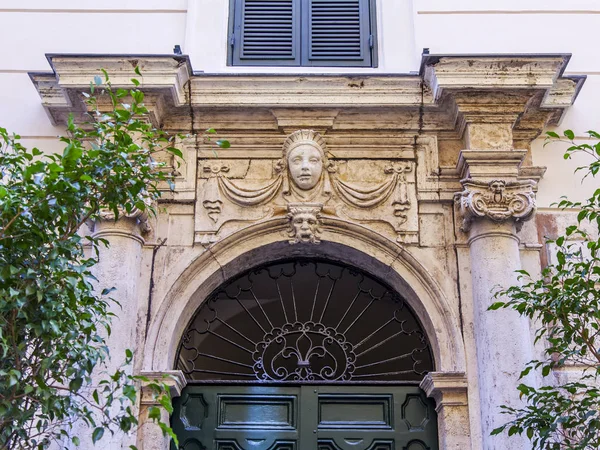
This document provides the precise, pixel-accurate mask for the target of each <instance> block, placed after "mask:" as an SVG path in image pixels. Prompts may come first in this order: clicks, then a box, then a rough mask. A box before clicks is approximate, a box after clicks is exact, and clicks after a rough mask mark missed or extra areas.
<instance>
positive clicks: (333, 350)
mask: <svg viewBox="0 0 600 450" xmlns="http://www.w3.org/2000/svg"><path fill="white" fill-rule="evenodd" d="M177 368H178V369H180V370H182V371H183V372H184V373H185V375H186V376H187V377H188V379H190V380H192V381H255V382H256V381H259V382H291V383H304V382H361V381H362V382H380V381H389V382H394V381H395V382H398V381H419V380H421V379H422V377H423V375H424V374H425V373H426V372H428V371H431V370H433V359H432V356H431V351H430V348H429V345H428V341H427V338H426V336H425V333H424V332H423V330H422V328H421V326H420V324H419V322H418V320H417V318H416V317H415V315H414V313H413V312H412V311H411V310H410V308H409V307H408V306H407V305H406V304H405V303H404V301H403V299H402V298H401V297H400V296H399V295H398V294H397V293H396V292H394V291H393V290H391V289H390V288H388V287H386V286H385V285H384V284H383V283H381V282H379V281H377V280H375V279H374V278H373V277H370V276H368V275H367V274H365V273H363V272H361V271H359V270H356V269H353V268H350V267H346V266H342V265H340V264H336V263H332V262H322V261H312V260H311V261H304V260H297V261H290V262H282V263H275V264H271V265H268V266H263V267H260V268H257V269H253V270H251V271H250V272H248V273H246V274H245V275H243V276H241V277H239V278H237V279H234V280H233V281H230V282H228V283H227V284H226V285H224V286H222V287H221V288H219V289H218V290H217V291H215V292H214V293H213V294H212V295H211V296H210V297H209V298H208V299H207V301H206V302H205V303H204V304H203V305H202V307H200V309H199V310H198V312H197V313H196V315H195V316H194V318H193V319H192V321H191V323H190V324H189V326H188V327H187V329H186V331H185V333H184V334H183V338H182V342H181V344H180V347H179V355H178V359H177Z"/></svg>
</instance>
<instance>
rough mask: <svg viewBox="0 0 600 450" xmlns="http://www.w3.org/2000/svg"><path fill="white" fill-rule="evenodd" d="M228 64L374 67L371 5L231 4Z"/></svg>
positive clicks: (248, 0) (266, 0)
mask: <svg viewBox="0 0 600 450" xmlns="http://www.w3.org/2000/svg"><path fill="white" fill-rule="evenodd" d="M230 1H231V7H232V8H233V9H232V15H231V17H230V36H229V44H230V50H229V64H232V65H234V66H259V65H260V66H321V67H326V66H348V67H351V66H355V67H373V66H376V64H374V61H376V59H375V58H374V56H373V55H374V53H375V51H374V42H375V39H374V34H375V30H374V28H375V25H374V20H373V19H374V8H375V0H230Z"/></svg>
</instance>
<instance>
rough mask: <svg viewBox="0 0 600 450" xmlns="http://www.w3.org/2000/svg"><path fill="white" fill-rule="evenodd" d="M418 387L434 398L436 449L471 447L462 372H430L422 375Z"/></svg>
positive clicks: (465, 391)
mask: <svg viewBox="0 0 600 450" xmlns="http://www.w3.org/2000/svg"><path fill="white" fill-rule="evenodd" d="M420 387H421V389H423V390H424V391H425V393H426V394H427V396H428V397H431V398H433V399H434V400H435V404H436V408H435V410H436V412H437V413H438V430H439V436H440V449H443V450H469V449H471V448H472V443H471V426H470V423H469V403H468V398H467V377H466V375H465V374H464V373H462V372H432V373H429V374H427V375H426V376H425V378H424V379H423V381H422V382H421V385H420Z"/></svg>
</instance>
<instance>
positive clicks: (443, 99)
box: [30, 54, 585, 136]
mask: <svg viewBox="0 0 600 450" xmlns="http://www.w3.org/2000/svg"><path fill="white" fill-rule="evenodd" d="M568 59H569V58H568V55H512V56H503V55H492V56H481V55H454V56H452V55H449V56H440V55H437V56H435V55H426V56H425V57H424V58H423V66H422V69H421V73H420V74H406V75H396V74H393V75H385V74H373V75H364V74H360V75H345V74H344V75H341V74H336V75H333V74H332V75H308V74H302V75H287V74H286V75H283V74H272V75H268V74H254V75H249V74H245V75H244V74H241V75H240V74H218V75H213V74H194V73H193V71H192V69H191V65H190V63H189V60H188V58H187V57H185V56H176V55H59V54H52V55H48V60H49V62H50V65H51V67H52V69H53V72H51V73H30V77H31V79H32V81H33V83H34V85H35V86H36V88H37V89H38V92H39V93H40V96H41V97H42V104H43V105H44V107H45V108H46V110H47V111H48V113H49V115H50V117H51V119H52V120H53V121H54V123H64V122H65V120H66V116H67V113H69V112H74V113H76V115H77V113H82V112H84V111H85V106H84V104H83V102H82V97H81V91H83V90H86V89H87V88H88V87H89V83H90V81H92V80H93V78H94V76H96V75H101V72H100V69H102V68H103V69H105V70H106V71H107V72H108V73H109V75H110V77H111V81H112V83H113V86H115V87H127V86H131V81H130V80H131V78H134V77H135V78H139V79H140V81H141V82H142V88H143V89H144V91H145V92H146V94H147V95H146V98H147V103H149V107H150V108H149V109H150V110H151V111H153V112H154V114H155V118H154V119H155V121H156V122H157V123H163V119H166V118H168V117H172V116H175V117H177V116H180V117H183V116H184V115H185V114H186V110H187V109H189V108H190V105H189V103H190V101H191V107H193V108H195V109H215V108H217V109H222V108H236V109H240V108H248V109H255V108H261V109H264V110H271V111H272V112H274V114H275V116H276V117H277V122H279V126H280V127H281V128H283V129H290V128H294V127H296V126H297V119H294V118H293V117H292V115H293V114H290V112H292V113H293V110H296V111H299V110H304V111H306V109H308V108H313V109H327V110H329V111H330V113H328V114H326V115H325V116H322V115H319V114H315V115H314V118H316V119H317V121H318V122H319V123H317V124H316V125H317V128H319V127H320V128H322V129H323V130H325V129H326V128H331V127H335V126H336V125H337V124H338V123H340V126H344V125H342V124H341V123H342V121H343V119H342V118H340V117H337V112H336V111H333V110H335V109H344V110H355V111H365V112H366V111H369V112H372V111H374V110H375V111H377V115H378V116H379V117H378V120H380V121H382V122H383V123H386V124H388V125H387V126H390V125H389V124H394V123H396V124H397V125H396V126H397V127H398V128H404V129H411V130H412V129H417V128H421V127H422V128H423V129H431V130H436V131H439V132H446V131H451V130H455V131H457V132H458V133H459V136H460V133H461V127H462V126H464V125H463V124H461V121H464V120H465V118H467V119H468V117H469V116H472V117H474V118H475V119H477V118H480V119H481V120H486V121H487V120H491V119H493V120H498V116H499V114H500V115H501V114H502V113H507V114H509V115H510V118H511V120H513V121H514V119H515V118H516V117H517V115H518V114H519V113H521V112H522V109H523V108H524V104H525V103H527V101H528V99H529V98H530V97H531V96H534V95H537V93H541V100H540V101H539V102H538V103H537V105H538V106H537V107H536V108H535V111H544V116H545V117H547V119H546V120H544V121H542V122H543V123H544V124H546V123H549V122H552V123H554V122H556V121H557V120H559V118H560V117H561V115H562V111H563V110H564V108H566V107H568V106H569V105H570V104H571V103H572V102H573V100H574V98H575V96H576V95H577V92H578V90H579V89H580V87H581V85H582V84H583V81H584V79H585V78H584V77H573V76H571V77H562V75H561V74H562V71H563V70H564V67H565V65H566V63H567V61H568ZM136 65H137V66H139V67H140V69H141V72H142V77H139V76H137V75H136V74H135V72H134V68H135V66H136ZM188 81H190V83H188ZM189 91H191V95H190V94H189ZM461 92H462V93H463V98H462V99H461V98H459V97H460V95H458V94H459V93H461ZM464 92H469V95H468V96H467V97H468V100H466V101H463V100H465V98H464V97H465V96H464ZM477 93H479V94H481V95H476V94H477ZM498 93H501V94H502V97H500V98H499V97H498V96H497V94H498ZM494 94H495V96H494ZM482 95H483V96H484V97H485V96H486V95H492V97H494V98H492V97H490V101H489V102H488V103H487V105H486V104H485V101H486V100H485V98H484V99H483V101H482ZM475 97H477V98H475ZM538 97H539V95H538ZM448 98H450V99H451V100H450V101H449V100H448ZM474 98H475V100H473V99H474ZM457 101H458V102H459V103H462V107H463V110H464V111H462V112H460V105H459V112H460V117H459V120H457V115H456V113H453V108H454V109H456V105H457ZM499 103H500V104H499ZM274 108H275V109H277V108H285V109H287V111H283V112H282V113H279V112H276V111H273V109H274ZM529 108H530V109H531V107H529ZM290 110H292V111H290ZM419 110H421V111H422V113H423V120H415V119H414V118H415V117H416V116H418V115H419ZM402 111H404V112H405V115H404V116H402V115H400V116H399V114H401V113H402ZM187 114H188V115H189V111H187ZM390 114H392V115H394V118H393V119H392V115H390ZM310 119H311V117H310V115H309V116H308V117H304V119H303V120H300V122H303V123H301V125H303V126H308V125H310V124H309V123H304V122H307V120H308V121H310ZM353 126H360V123H355V124H354V125H353Z"/></svg>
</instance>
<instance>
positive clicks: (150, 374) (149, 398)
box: [140, 370, 187, 405]
mask: <svg viewBox="0 0 600 450" xmlns="http://www.w3.org/2000/svg"><path fill="white" fill-rule="evenodd" d="M140 375H141V376H143V377H146V378H147V379H148V381H147V382H146V381H144V382H142V389H141V391H142V398H141V403H142V404H143V405H156V404H158V402H157V401H156V400H155V398H154V391H153V390H152V389H151V388H150V387H148V384H149V383H165V384H166V385H167V386H169V394H170V395H171V398H174V397H179V396H180V395H181V391H183V388H184V387H186V385H187V380H186V379H185V377H184V375H183V372H182V371H181V370H165V371H163V372H158V371H142V372H141V373H140Z"/></svg>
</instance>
